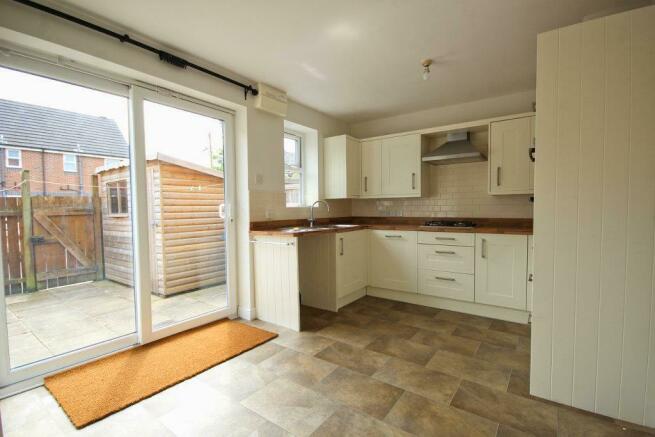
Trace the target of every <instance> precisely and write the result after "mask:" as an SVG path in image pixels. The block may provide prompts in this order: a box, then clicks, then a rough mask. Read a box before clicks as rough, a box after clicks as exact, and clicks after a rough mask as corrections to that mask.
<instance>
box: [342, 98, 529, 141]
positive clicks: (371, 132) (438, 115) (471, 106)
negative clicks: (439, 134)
mask: <svg viewBox="0 0 655 437" xmlns="http://www.w3.org/2000/svg"><path fill="white" fill-rule="evenodd" d="M534 101H535V93H534V90H530V91H524V92H520V93H515V94H508V95H505V96H499V97H491V98H488V99H482V100H476V101H474V102H468V103H460V104H458V105H450V106H441V107H437V108H431V109H425V110H423V111H416V112H410V113H407V114H400V115H396V116H393V117H387V118H379V119H375V120H370V121H364V122H361V123H354V124H352V125H351V126H350V134H351V135H352V136H354V137H356V138H368V137H374V136H378V135H386V134H392V133H396V132H404V131H410V130H415V129H423V128H428V127H434V126H444V125H447V124H453V123H461V122H465V121H473V120H481V119H483V118H491V117H499V116H503V115H507V114H518V113H520V112H530V111H532V102H534Z"/></svg>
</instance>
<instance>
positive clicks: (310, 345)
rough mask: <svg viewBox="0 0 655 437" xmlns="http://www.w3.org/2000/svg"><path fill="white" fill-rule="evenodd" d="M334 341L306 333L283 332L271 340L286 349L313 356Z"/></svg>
mask: <svg viewBox="0 0 655 437" xmlns="http://www.w3.org/2000/svg"><path fill="white" fill-rule="evenodd" d="M334 341H335V340H332V339H330V338H326V337H321V336H320V335H315V334H313V333H308V332H293V331H289V332H284V333H282V334H280V335H279V336H278V337H277V338H275V339H274V340H273V342H274V343H277V344H280V345H282V346H284V347H286V348H289V349H293V350H295V351H297V352H301V353H303V354H307V355H314V354H316V353H318V352H320V351H321V350H323V349H325V348H326V347H328V346H330V345H331V344H332V343H334Z"/></svg>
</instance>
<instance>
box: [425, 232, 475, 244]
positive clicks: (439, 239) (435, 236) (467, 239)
mask: <svg viewBox="0 0 655 437" xmlns="http://www.w3.org/2000/svg"><path fill="white" fill-rule="evenodd" d="M418 242H419V243H420V244H444V245H446V246H471V247H473V246H475V234H466V233H462V232H419V233H418Z"/></svg>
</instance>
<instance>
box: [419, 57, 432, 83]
mask: <svg viewBox="0 0 655 437" xmlns="http://www.w3.org/2000/svg"><path fill="white" fill-rule="evenodd" d="M421 65H422V66H423V80H428V79H429V78H430V65H432V59H424V60H422V61H421Z"/></svg>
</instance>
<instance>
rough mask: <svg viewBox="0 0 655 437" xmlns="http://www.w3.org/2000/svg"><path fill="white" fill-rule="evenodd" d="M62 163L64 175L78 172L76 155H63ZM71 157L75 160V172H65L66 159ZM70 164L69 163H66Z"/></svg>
mask: <svg viewBox="0 0 655 437" xmlns="http://www.w3.org/2000/svg"><path fill="white" fill-rule="evenodd" d="M62 156H63V157H62V161H63V163H64V173H77V172H78V170H79V164H78V162H77V155H76V154H74V153H63V154H62ZM71 156H72V157H73V158H74V159H75V162H74V163H75V170H66V157H71ZM68 164H70V163H68Z"/></svg>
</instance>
